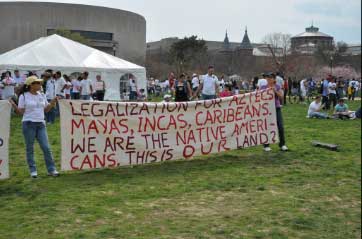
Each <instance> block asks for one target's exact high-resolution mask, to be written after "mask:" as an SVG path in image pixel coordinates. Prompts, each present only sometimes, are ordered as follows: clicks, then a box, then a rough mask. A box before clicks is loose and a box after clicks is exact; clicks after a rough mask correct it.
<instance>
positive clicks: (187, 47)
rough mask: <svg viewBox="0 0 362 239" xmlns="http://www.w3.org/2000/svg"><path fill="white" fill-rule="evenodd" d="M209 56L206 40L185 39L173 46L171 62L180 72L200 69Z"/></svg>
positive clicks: (170, 53) (194, 37)
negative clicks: (207, 55) (199, 66)
mask: <svg viewBox="0 0 362 239" xmlns="http://www.w3.org/2000/svg"><path fill="white" fill-rule="evenodd" d="M206 54H207V46H206V42H205V41H204V40H198V39H197V36H191V37H185V38H184V39H182V40H179V41H177V42H175V43H174V44H172V45H171V48H170V51H169V56H170V61H171V63H172V64H174V65H175V66H176V68H177V71H178V72H183V71H184V70H189V69H190V68H191V67H192V68H198V64H202V62H203V61H204V59H205V56H206Z"/></svg>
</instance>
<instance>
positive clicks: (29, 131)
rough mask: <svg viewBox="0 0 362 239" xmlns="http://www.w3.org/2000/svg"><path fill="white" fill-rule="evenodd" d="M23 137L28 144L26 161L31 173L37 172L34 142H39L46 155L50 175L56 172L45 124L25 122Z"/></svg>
mask: <svg viewBox="0 0 362 239" xmlns="http://www.w3.org/2000/svg"><path fill="white" fill-rule="evenodd" d="M23 135H24V139H25V144H26V160H27V162H28V166H29V170H30V172H31V173H32V172H36V165H35V161H34V141H35V139H36V140H37V141H38V142H39V145H40V148H41V149H42V151H43V154H44V160H45V164H46V167H47V170H48V173H51V172H53V171H54V170H55V164H54V159H53V155H52V151H51V150H50V147H49V143H48V135H47V131H46V127H45V124H44V123H41V122H31V121H25V122H23Z"/></svg>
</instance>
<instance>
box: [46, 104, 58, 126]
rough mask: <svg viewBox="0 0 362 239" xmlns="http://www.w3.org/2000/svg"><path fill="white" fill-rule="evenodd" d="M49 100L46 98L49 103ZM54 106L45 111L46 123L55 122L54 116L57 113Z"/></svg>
mask: <svg viewBox="0 0 362 239" xmlns="http://www.w3.org/2000/svg"><path fill="white" fill-rule="evenodd" d="M50 101H51V100H49V99H48V102H49V103H50ZM56 109H57V108H56V107H55V108H52V109H51V110H50V111H49V112H47V113H45V118H46V120H47V123H52V124H54V122H55V116H56V114H57V111H56Z"/></svg>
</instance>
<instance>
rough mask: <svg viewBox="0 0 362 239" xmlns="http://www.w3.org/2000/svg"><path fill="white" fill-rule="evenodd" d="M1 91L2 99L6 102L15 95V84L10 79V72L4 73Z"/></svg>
mask: <svg viewBox="0 0 362 239" xmlns="http://www.w3.org/2000/svg"><path fill="white" fill-rule="evenodd" d="M2 84H3V90H2V98H3V99H4V100H7V99H9V98H11V97H13V96H14V95H15V85H16V82H15V80H14V79H13V78H11V75H10V72H6V73H5V78H4V79H3V81H2Z"/></svg>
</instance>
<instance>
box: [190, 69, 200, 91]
mask: <svg viewBox="0 0 362 239" xmlns="http://www.w3.org/2000/svg"><path fill="white" fill-rule="evenodd" d="M191 85H192V91H193V92H196V91H197V89H198V88H199V85H200V80H199V77H198V75H197V74H195V73H194V74H192V80H191Z"/></svg>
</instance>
